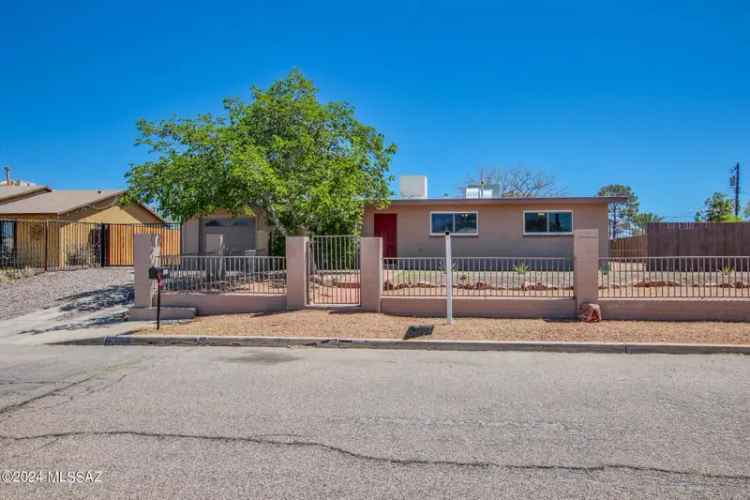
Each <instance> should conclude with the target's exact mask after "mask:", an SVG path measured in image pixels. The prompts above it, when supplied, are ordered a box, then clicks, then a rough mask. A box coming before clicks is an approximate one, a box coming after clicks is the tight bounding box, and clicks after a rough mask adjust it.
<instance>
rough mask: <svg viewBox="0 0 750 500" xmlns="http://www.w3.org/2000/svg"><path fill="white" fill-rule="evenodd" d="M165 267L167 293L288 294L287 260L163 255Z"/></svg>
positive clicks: (162, 263)
mask: <svg viewBox="0 0 750 500" xmlns="http://www.w3.org/2000/svg"><path fill="white" fill-rule="evenodd" d="M161 266H162V268H164V270H165V271H166V277H165V280H164V290H165V291H171V292H199V293H222V292H236V293H248V294H253V295H284V294H286V258H285V257H265V256H215V255H210V256H209V255H201V256H162V257H161Z"/></svg>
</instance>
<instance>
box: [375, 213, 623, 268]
mask: <svg viewBox="0 0 750 500" xmlns="http://www.w3.org/2000/svg"><path fill="white" fill-rule="evenodd" d="M484 201H485V203H476V204H475V203H471V202H470V201H468V200H467V201H466V202H463V201H462V202H456V203H454V204H445V203H429V202H424V203H412V204H400V203H398V202H394V203H392V204H391V205H390V206H389V207H387V208H383V209H375V208H373V207H367V208H366V209H365V212H364V221H363V227H362V234H363V236H375V234H374V224H375V223H374V220H375V218H374V215H375V214H376V213H393V214H396V215H397V245H398V257H440V256H442V255H444V253H445V240H444V238H443V237H442V236H431V235H430V212H464V211H475V212H477V213H478V228H479V234H478V235H476V236H458V235H457V236H455V237H454V238H453V242H452V247H453V255H455V256H457V257H461V256H464V257H572V256H573V236H572V235H533V236H532V235H524V234H523V233H524V231H523V213H524V210H532V211H533V210H553V211H554V210H570V211H572V212H573V229H574V230H576V229H598V230H599V234H604V235H606V234H607V203H606V202H597V203H591V202H589V203H580V202H577V203H567V204H563V203H561V202H559V201H553V202H546V201H533V202H530V204H528V205H526V204H506V203H503V202H499V203H496V204H492V203H487V201H489V200H484ZM608 254H609V245H608V241H607V238H600V240H599V255H600V256H601V257H607V256H608Z"/></svg>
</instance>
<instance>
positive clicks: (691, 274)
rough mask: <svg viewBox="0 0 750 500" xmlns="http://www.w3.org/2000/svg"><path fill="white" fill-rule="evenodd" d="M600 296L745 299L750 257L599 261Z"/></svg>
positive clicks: (749, 290) (748, 288)
mask: <svg viewBox="0 0 750 500" xmlns="http://www.w3.org/2000/svg"><path fill="white" fill-rule="evenodd" d="M599 296H600V297H602V298H669V297H672V298H690V297H697V298H748V297H750V256H695V257H609V258H602V259H600V260H599Z"/></svg>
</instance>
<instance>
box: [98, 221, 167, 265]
mask: <svg viewBox="0 0 750 500" xmlns="http://www.w3.org/2000/svg"><path fill="white" fill-rule="evenodd" d="M105 226H106V227H105V231H106V237H105V238H104V241H105V242H106V255H107V257H106V262H105V263H104V264H105V265H108V266H132V265H133V237H134V235H136V234H142V233H151V234H154V233H157V234H160V235H161V253H162V255H169V256H179V255H180V226H179V225H166V226H165V225H162V224H106V225H105Z"/></svg>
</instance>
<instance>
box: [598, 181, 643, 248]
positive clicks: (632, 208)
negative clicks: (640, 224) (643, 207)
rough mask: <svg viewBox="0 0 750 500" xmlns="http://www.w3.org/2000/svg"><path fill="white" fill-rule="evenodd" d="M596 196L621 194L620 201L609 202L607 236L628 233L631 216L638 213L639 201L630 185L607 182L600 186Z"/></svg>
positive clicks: (631, 226) (630, 229) (630, 228)
mask: <svg viewBox="0 0 750 500" xmlns="http://www.w3.org/2000/svg"><path fill="white" fill-rule="evenodd" d="M597 195H598V196H621V197H623V198H624V199H625V200H624V201H622V202H616V203H610V204H609V237H610V238H612V239H615V238H617V237H618V236H622V235H623V234H629V233H630V232H631V231H632V230H633V227H634V224H633V217H635V215H636V214H637V213H638V208H639V207H640V202H639V201H638V197H637V196H636V195H635V193H634V192H633V189H632V188H631V187H630V186H625V185H623V184H607V185H606V186H602V188H601V189H599V192H598V193H597Z"/></svg>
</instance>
